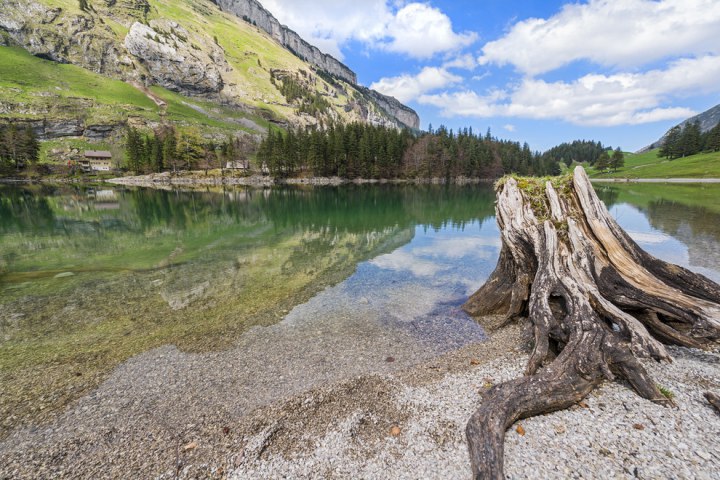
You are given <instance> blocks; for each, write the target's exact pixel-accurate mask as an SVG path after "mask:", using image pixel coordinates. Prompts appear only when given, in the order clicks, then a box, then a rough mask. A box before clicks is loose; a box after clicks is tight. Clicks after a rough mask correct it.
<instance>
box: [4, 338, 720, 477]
mask: <svg viewBox="0 0 720 480" xmlns="http://www.w3.org/2000/svg"><path fill="white" fill-rule="evenodd" d="M523 338H526V337H524V336H523V335H522V333H521V329H520V327H518V326H513V327H508V328H506V329H504V330H502V331H499V332H497V333H495V334H493V335H492V337H491V339H490V340H489V341H487V342H481V343H473V344H470V345H468V346H465V347H463V348H461V349H459V350H456V351H453V352H450V353H447V354H444V355H442V356H439V357H436V358H431V359H430V360H427V361H424V362H421V363H419V364H416V365H414V366H411V367H403V368H399V369H398V368H392V367H393V365H394V363H395V362H386V365H387V367H388V368H385V369H379V370H377V371H376V373H370V374H365V375H359V376H355V377H352V378H349V379H344V380H340V381H337V382H330V383H326V384H323V383H321V384H320V385H319V386H318V385H316V386H315V387H314V388H312V389H310V390H304V391H302V389H300V392H299V393H292V392H297V391H298V389H294V388H293V389H289V390H287V392H286V394H285V395H282V394H280V395H278V396H277V397H276V398H265V399H263V402H261V406H259V407H257V406H255V407H254V408H249V407H250V406H251V405H252V404H253V403H252V401H250V399H251V397H253V392H252V391H248V388H247V385H240V384H238V383H237V382H238V378H239V377H237V375H236V374H237V372H234V370H237V368H238V367H239V366H240V365H243V366H244V367H245V368H247V367H248V365H246V363H247V362H246V360H245V359H240V358H238V357H237V356H236V354H237V351H236V350H231V351H229V352H223V353H218V354H213V355H214V356H207V355H206V356H204V357H202V358H200V359H198V358H196V359H195V361H193V362H189V361H188V356H187V355H185V354H181V353H180V352H177V351H176V350H175V349H174V348H172V347H167V348H163V349H158V350H156V351H152V352H148V353H147V354H143V355H141V356H138V357H137V358H135V359H132V360H130V361H129V362H127V363H126V364H125V365H123V366H121V367H119V368H118V371H117V372H116V373H115V374H114V375H113V376H112V377H111V379H109V380H108V381H107V382H106V383H105V384H104V385H103V386H101V387H100V388H99V389H98V390H97V391H96V392H94V393H92V394H90V395H88V396H87V397H85V398H83V399H81V400H80V401H78V402H77V403H76V404H75V405H73V406H72V407H71V408H69V409H68V411H66V412H65V413H64V414H62V415H61V416H60V417H59V418H57V419H56V420H55V421H54V422H52V423H51V424H48V425H42V426H34V427H31V428H25V429H22V430H18V431H15V432H14V433H13V434H11V435H10V436H9V437H8V438H5V439H3V440H2V442H0V478H13V479H14V478H168V479H169V478H176V475H177V476H178V477H179V478H232V479H238V480H239V479H247V478H368V479H370V478H373V479H375V478H387V479H406V478H407V479H417V478H423V479H433V478H437V479H441V478H442V479H445V478H470V466H469V461H468V457H467V448H466V443H465V437H464V428H465V423H466V421H467V419H468V418H469V416H470V415H471V414H472V412H473V411H474V410H475V409H476V408H477V407H478V405H479V403H480V402H481V401H482V393H483V392H484V391H485V390H486V389H487V387H488V386H489V385H490V384H492V383H497V382H501V381H504V380H507V379H510V378H513V377H516V376H519V375H521V373H522V370H523V367H524V365H525V362H526V360H527V352H526V351H525V350H524V349H523V348H522V345H523V344H524V343H526V342H524V341H523V340H522V339H523ZM251 340H252V339H251ZM251 340H248V341H251ZM255 340H257V339H255ZM275 341H277V339H276V340H275ZM233 352H235V353H233ZM671 352H672V355H673V357H674V358H675V362H674V363H672V364H669V365H665V364H664V365H659V364H654V363H648V364H647V367H648V369H649V370H650V372H651V373H652V374H653V375H654V376H655V378H656V380H657V381H658V382H659V383H660V384H661V385H663V386H664V387H666V388H668V389H669V390H671V391H672V392H673V393H674V394H675V398H676V401H677V404H678V407H677V408H664V407H660V406H657V405H655V404H653V403H651V402H648V401H645V400H643V399H641V398H639V397H638V396H636V395H635V394H634V393H633V392H632V391H630V390H629V389H628V388H627V387H626V386H624V385H622V384H620V383H606V384H605V385H604V386H603V387H602V388H600V389H598V390H596V391H595V392H593V393H592V394H591V395H590V396H589V397H588V398H587V399H586V401H585V403H586V406H583V407H581V406H577V407H573V408H571V409H569V410H565V411H561V412H557V413H554V414H550V415H544V416H541V417H536V418H532V419H528V420H524V421H522V422H521V423H522V426H523V428H524V430H525V435H524V436H521V435H519V434H518V433H516V431H515V427H513V429H511V430H510V431H509V432H508V435H507V439H506V444H505V469H506V474H507V477H508V478H513V479H514V478H517V479H520V478H528V479H545V478H558V479H560V478H648V479H651V478H652V479H656V478H687V479H690V478H698V479H704V478H707V479H710V478H717V476H716V475H717V472H718V471H720V451H719V450H718V448H717V446H718V443H717V438H718V437H717V435H718V432H719V431H720V416H718V415H717V414H716V413H715V412H713V411H712V410H711V408H710V407H709V405H708V404H707V403H706V402H705V400H704V399H703V398H702V393H703V392H704V391H706V390H713V391H718V390H720V355H718V354H717V352H716V353H707V352H701V351H695V350H688V349H684V348H672V349H671ZM233 363H235V365H236V367H233V366H232V364H233ZM149 365H152V368H151V367H150V366H149ZM250 367H252V366H251V365H250ZM210 371H213V372H214V373H213V374H210V373H209V372H210ZM198 378H200V380H198ZM278 381H279V382H281V383H282V379H280V380H278ZM159 385H160V386H162V388H161V389H158V388H157V387H158V386H159ZM280 391H282V390H280Z"/></svg>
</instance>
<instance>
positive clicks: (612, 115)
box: [418, 55, 720, 126]
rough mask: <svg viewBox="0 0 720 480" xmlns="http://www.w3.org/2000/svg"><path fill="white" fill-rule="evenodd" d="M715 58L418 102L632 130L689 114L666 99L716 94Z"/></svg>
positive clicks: (463, 111)
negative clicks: (666, 103) (632, 126)
mask: <svg viewBox="0 0 720 480" xmlns="http://www.w3.org/2000/svg"><path fill="white" fill-rule="evenodd" d="M718 78H720V56H713V55H708V56H705V57H701V58H697V59H681V60H677V61H675V62H672V63H671V64H670V65H669V66H668V67H667V68H666V69H658V70H651V71H648V72H645V73H620V74H615V75H599V74H593V75H586V76H584V77H581V78H579V79H577V80H573V81H570V82H564V81H558V82H546V81H544V80H539V79H534V78H525V79H523V80H522V81H521V82H520V83H519V84H518V85H516V86H514V87H512V88H511V89H510V90H509V91H502V90H500V91H494V92H491V93H489V94H487V95H484V96H481V95H478V94H477V93H475V92H472V91H462V92H454V93H447V92H445V93H442V94H437V95H423V96H421V97H420V98H419V99H418V101H419V102H420V103H422V104H426V105H434V106H436V107H439V108H441V109H443V114H444V115H446V116H471V117H492V116H505V117H522V118H533V119H561V120H566V121H569V122H571V123H574V124H577V125H586V126H615V125H637V124H641V123H649V122H655V121H660V120H675V119H683V118H687V117H689V116H692V115H693V113H694V112H693V111H692V110H689V109H687V108H668V107H663V106H662V105H663V102H665V101H666V100H667V97H670V96H683V95H695V94H702V93H712V92H720V83H718V82H717V79H718Z"/></svg>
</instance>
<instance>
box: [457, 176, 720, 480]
mask: <svg viewBox="0 0 720 480" xmlns="http://www.w3.org/2000/svg"><path fill="white" fill-rule="evenodd" d="M497 199H498V201H497V205H496V213H497V222H498V224H499V226H500V229H501V231H502V250H501V253H500V259H499V261H498V264H497V267H496V268H495V271H494V272H493V273H492V275H491V276H490V278H489V279H488V281H487V282H486V283H485V285H483V286H482V287H481V288H480V290H478V292H476V293H475V294H474V295H473V296H472V297H471V298H470V299H469V300H468V302H467V303H466V304H465V306H464V308H465V310H466V311H467V312H468V313H469V314H471V315H473V316H475V317H480V316H484V315H490V314H499V313H504V314H506V323H509V322H512V321H514V320H516V319H520V318H527V319H528V321H529V322H530V323H531V324H532V328H533V331H534V345H533V348H532V353H531V355H530V359H529V361H528V365H527V369H526V372H525V376H524V377H522V378H518V379H515V380H512V381H509V382H505V383H503V384H500V385H497V386H495V387H493V388H492V389H491V390H490V391H489V392H488V394H487V395H486V396H485V398H484V400H483V403H482V405H481V407H480V408H479V409H478V410H477V411H476V412H475V413H474V414H473V416H472V417H471V418H470V421H469V422H468V425H467V428H466V434H467V440H468V444H469V451H470V460H471V464H472V469H473V475H474V477H475V478H477V479H502V478H504V476H503V444H504V439H505V431H506V430H507V429H508V428H509V427H510V426H511V425H512V424H513V423H514V422H516V421H517V420H519V419H522V418H527V417H531V416H535V415H539V414H542V413H548V412H553V411H556V410H560V409H564V408H568V407H570V406H571V405H573V404H575V403H577V402H578V401H580V400H581V399H583V398H584V397H585V396H586V395H588V393H590V392H591V391H592V390H593V389H594V388H595V387H596V386H598V385H599V384H600V383H601V382H602V381H603V380H605V379H608V380H612V379H614V378H622V379H625V380H627V382H628V383H629V384H630V385H631V386H632V388H633V389H634V390H635V391H636V392H637V393H638V394H639V395H640V396H642V397H644V398H646V399H649V400H651V401H653V402H656V403H660V404H665V405H667V404H672V400H670V399H668V398H666V397H665V396H663V394H662V393H661V392H660V391H659V390H658V387H657V385H656V384H655V382H654V381H653V379H652V378H651V377H650V375H649V374H648V373H647V371H646V370H645V369H644V368H643V366H642V364H641V363H640V362H639V361H638V359H639V358H648V357H649V358H652V359H655V360H657V361H668V362H669V361H671V358H670V355H669V354H668V351H667V350H666V348H665V344H672V345H682V346H686V347H693V348H706V347H709V346H711V345H713V344H716V343H717V342H718V339H719V338H720V285H718V284H716V283H714V282H712V281H710V280H708V279H707V278H705V277H703V276H702V275H698V274H695V273H692V272H690V271H688V270H686V269H684V268H682V267H678V266H676V265H672V264H668V263H665V262H663V261H660V260H658V259H656V258H654V257H652V256H651V255H649V254H647V253H646V252H644V251H643V250H642V249H641V248H640V247H639V246H638V245H637V244H636V243H635V242H634V241H633V240H632V239H630V237H629V236H628V235H627V234H626V233H625V232H624V231H623V230H622V229H621V228H620V226H619V225H618V224H617V223H616V222H615V220H614V219H613V218H612V217H611V216H610V214H609V213H608V211H607V208H606V207H605V205H604V204H603V203H602V202H601V201H600V200H599V199H598V197H597V195H596V194H595V191H594V190H593V187H592V185H591V184H590V180H589V178H588V177H587V175H586V173H585V171H584V170H583V169H582V167H578V168H577V169H576V170H575V172H574V174H573V175H568V176H565V177H557V178H553V179H550V180H547V179H545V180H540V179H531V178H508V177H506V178H504V179H503V180H501V181H500V182H499V183H498V186H497Z"/></svg>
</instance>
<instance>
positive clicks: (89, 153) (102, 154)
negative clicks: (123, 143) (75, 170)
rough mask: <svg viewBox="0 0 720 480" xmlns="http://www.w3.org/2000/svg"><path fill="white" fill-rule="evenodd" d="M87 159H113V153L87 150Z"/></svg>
mask: <svg viewBox="0 0 720 480" xmlns="http://www.w3.org/2000/svg"><path fill="white" fill-rule="evenodd" d="M85 158H112V153H110V152H107V151H103V150H85Z"/></svg>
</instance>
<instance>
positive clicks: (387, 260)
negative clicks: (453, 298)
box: [370, 250, 448, 277]
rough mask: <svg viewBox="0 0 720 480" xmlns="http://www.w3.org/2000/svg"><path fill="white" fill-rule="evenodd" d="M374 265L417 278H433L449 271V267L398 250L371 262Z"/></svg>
mask: <svg viewBox="0 0 720 480" xmlns="http://www.w3.org/2000/svg"><path fill="white" fill-rule="evenodd" d="M370 263H371V264H372V265H375V266H376V267H379V268H382V269H385V270H394V271H398V272H403V271H406V272H411V273H412V274H413V275H415V276H417V277H432V276H435V275H437V273H438V272H440V271H442V270H445V269H447V268H448V267H447V266H444V265H440V264H438V263H435V262H431V261H430V260H425V259H422V258H419V257H417V256H415V255H413V254H412V253H410V252H406V251H404V250H396V251H395V252H393V253H388V254H387V255H381V256H379V257H377V258H374V259H373V260H370Z"/></svg>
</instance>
